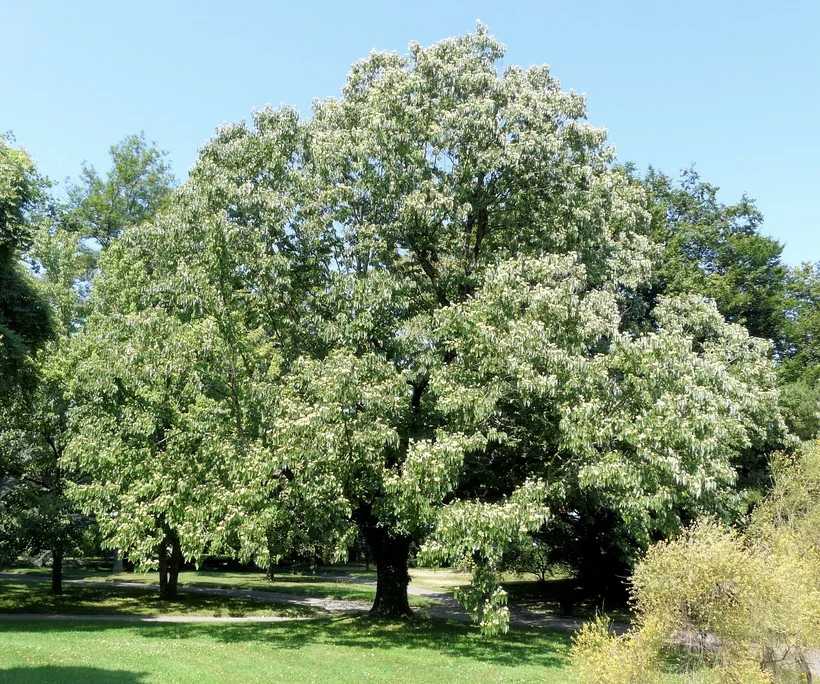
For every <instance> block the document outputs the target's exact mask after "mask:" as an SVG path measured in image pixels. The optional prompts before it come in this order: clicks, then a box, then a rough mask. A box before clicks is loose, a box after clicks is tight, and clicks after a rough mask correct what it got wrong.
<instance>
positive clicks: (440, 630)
mask: <svg viewBox="0 0 820 684" xmlns="http://www.w3.org/2000/svg"><path fill="white" fill-rule="evenodd" d="M122 629H127V630H129V631H131V632H132V633H133V634H134V635H135V638H138V637H141V638H145V639H158V640H177V639H204V640H212V641H215V642H219V643H226V644H236V643H259V644H263V645H264V646H265V647H266V648H270V649H271V650H272V651H276V650H284V649H289V650H297V649H302V648H307V647H309V646H312V645H324V646H327V647H334V646H336V647H344V648H355V649H361V650H362V651H363V652H366V651H369V650H372V649H376V650H382V651H383V650H386V649H418V650H419V651H420V652H421V651H425V650H426V651H434V652H438V653H442V654H446V655H448V656H450V657H455V658H465V659H471V660H475V661H480V662H487V663H493V664H496V665H502V666H516V665H522V664H527V665H536V666H543V667H562V666H564V665H566V662H567V651H568V650H569V646H570V638H571V637H570V634H569V633H568V632H566V631H560V630H548V629H543V628H538V629H523V628H522V629H513V630H511V631H510V633H509V634H506V635H502V636H498V637H492V638H488V637H482V636H481V635H480V634H479V633H478V630H477V628H476V627H474V626H471V625H464V624H459V623H455V622H452V621H445V620H437V619H433V618H430V619H411V620H398V621H386V620H377V619H374V618H370V617H331V618H317V619H314V620H304V621H292V622H277V623H239V624H237V623H232V624H224V623H223V624H218V625H214V624H201V623H200V624H191V623H187V624H185V623H178V624H168V623H164V624H163V623H159V624H156V623H154V624H134V623H128V624H126V623H121V624H114V623H99V622H81V621H77V622H59V623H57V622H37V623H33V622H27V623H24V622H20V623H0V634H2V633H3V632H11V631H27V632H41V633H43V632H60V631H72V632H79V631H87V632H102V631H106V630H122ZM420 657H421V654H420Z"/></svg>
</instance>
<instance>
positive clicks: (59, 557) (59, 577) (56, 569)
mask: <svg viewBox="0 0 820 684" xmlns="http://www.w3.org/2000/svg"><path fill="white" fill-rule="evenodd" d="M51 556H52V559H51V593H52V594H62V593H63V550H62V549H53V550H52V552H51Z"/></svg>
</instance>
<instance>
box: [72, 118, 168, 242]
mask: <svg viewBox="0 0 820 684" xmlns="http://www.w3.org/2000/svg"><path fill="white" fill-rule="evenodd" d="M109 153H110V155H111V168H110V169H109V171H108V173H107V174H106V177H105V178H101V177H100V176H99V174H98V173H97V171H96V170H95V169H94V167H93V166H90V165H88V164H83V168H82V173H81V176H80V180H79V182H77V183H74V184H71V185H69V186H68V208H69V211H68V212H67V215H66V217H65V220H66V222H67V224H68V226H70V227H73V228H74V229H75V230H77V231H78V232H79V233H80V234H81V235H83V236H84V237H88V238H92V239H93V240H95V241H96V242H98V243H99V244H100V245H101V246H102V247H105V246H107V245H108V244H109V243H110V242H111V241H112V240H113V239H115V238H116V237H117V236H118V235H119V234H120V233H122V231H123V230H125V229H126V228H127V227H128V226H133V225H137V224H139V223H141V222H143V221H147V220H149V219H151V218H152V217H153V216H154V214H155V213H156V212H157V209H158V208H159V207H160V206H162V204H163V203H164V202H165V201H166V200H167V199H168V197H169V196H170V193H171V190H172V189H173V187H174V185H175V180H174V176H173V174H172V173H171V167H170V165H169V164H168V160H167V154H166V153H165V152H164V151H162V150H160V149H159V148H157V146H156V144H155V143H153V142H148V141H147V140H146V139H145V134H144V133H140V134H139V135H129V136H128V137H126V138H124V139H123V140H121V141H120V142H118V143H117V144H116V145H112V146H111V148H110V150H109Z"/></svg>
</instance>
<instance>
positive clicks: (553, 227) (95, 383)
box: [72, 26, 779, 630]
mask: <svg viewBox="0 0 820 684" xmlns="http://www.w3.org/2000/svg"><path fill="white" fill-rule="evenodd" d="M502 56H503V48H502V46H501V45H500V44H499V43H497V42H496V41H495V40H494V39H493V38H492V37H490V36H489V35H488V34H487V32H486V30H485V29H484V28H483V27H481V26H479V28H478V30H477V31H476V33H474V34H470V35H467V36H464V37H460V38H454V39H450V40H446V41H443V42H441V43H438V44H436V45H433V46H432V47H430V48H422V47H420V46H418V45H416V44H413V45H411V46H410V54H409V55H408V56H406V57H402V56H398V55H395V54H381V53H374V54H373V55H371V56H370V57H369V58H368V59H366V60H363V61H361V62H359V63H357V64H356V65H355V66H354V67H353V69H352V71H351V74H350V77H349V79H348V83H347V85H346V86H345V88H344V90H343V94H342V97H341V98H339V99H331V100H327V101H324V102H319V103H317V104H316V105H315V109H314V117H313V119H312V120H310V121H307V122H302V121H300V120H299V118H298V116H297V115H296V114H295V113H294V112H292V111H290V110H281V111H273V110H264V111H262V112H257V113H256V114H255V115H254V121H253V125H252V126H248V125H245V124H240V125H237V126H230V127H225V128H223V129H221V130H220V131H219V133H218V134H217V136H216V138H215V139H214V140H213V141H211V142H210V143H209V144H208V145H206V146H205V147H204V148H203V151H202V153H201V156H200V159H199V161H198V162H197V165H196V167H195V168H194V170H193V171H192V174H191V178H190V180H189V182H188V183H187V184H186V186H185V187H184V188H183V189H182V191H181V193H180V195H179V197H178V198H177V200H175V202H174V203H173V205H172V206H171V207H170V208H169V209H168V210H167V211H166V212H163V213H162V214H161V215H160V216H159V217H158V218H157V220H156V221H155V222H154V223H153V224H152V225H146V226H142V227H141V228H138V229H136V230H132V231H128V232H127V233H126V235H125V237H124V238H123V239H122V240H120V241H119V243H118V244H116V245H115V248H114V249H113V250H112V251H111V252H109V255H107V256H108V258H110V260H106V261H104V263H103V278H102V281H101V282H102V283H105V285H104V287H100V289H99V290H98V293H97V294H98V296H99V298H100V299H99V301H98V303H97V305H96V311H97V313H95V314H93V315H92V318H91V320H90V323H89V331H88V334H87V340H88V344H89V345H90V346H89V347H88V349H89V352H88V353H86V354H83V355H82V356H83V360H82V362H81V363H80V366H79V369H78V373H77V378H78V389H79V391H81V392H83V393H84V394H83V396H84V397H85V401H84V404H83V405H82V406H80V407H78V410H77V413H76V416H75V420H76V422H75V425H76V430H77V434H78V438H77V439H76V440H75V442H74V443H73V445H72V459H73V462H74V463H76V464H78V465H80V466H81V467H83V468H85V469H87V470H88V471H89V472H91V473H92V474H93V475H94V477H95V482H94V484H93V485H90V486H85V487H81V488H79V489H78V492H77V496H78V497H79V498H81V499H82V500H83V501H84V505H85V506H86V507H87V508H88V509H89V510H95V511H97V512H98V513H99V514H103V515H106V516H108V517H109V519H110V520H111V525H110V528H109V534H111V535H114V536H116V535H118V534H119V532H118V525H120V526H121V527H122V528H123V529H125V528H130V522H127V521H124V522H122V523H118V522H116V520H115V518H119V516H120V511H122V510H127V511H128V514H129V515H132V513H131V512H132V509H131V508H127V509H123V508H122V506H125V505H130V503H131V501H129V500H128V497H129V496H131V494H130V492H131V491H132V489H131V488H132V486H133V484H134V483H136V482H140V483H152V484H150V485H146V487H147V489H145V488H143V487H142V486H140V487H137V488H136V490H135V491H136V492H137V493H136V494H134V497H139V498H140V501H139V502H137V503H136V504H135V505H137V506H138V508H139V510H140V511H146V512H147V513H146V515H145V516H144V517H143V518H142V520H143V521H144V523H145V525H146V526H147V527H149V528H150V529H152V530H156V536H157V538H158V537H159V534H160V531H161V529H162V528H161V524H164V523H165V522H167V521H169V520H172V521H173V525H172V527H173V529H174V530H175V531H176V533H177V535H178V537H179V540H180V550H181V553H182V554H183V555H188V556H195V555H196V554H198V553H202V550H203V548H204V545H207V544H210V545H214V546H216V545H219V544H235V545H236V546H237V547H238V549H239V552H240V553H244V554H254V555H257V556H261V557H264V556H265V555H266V554H267V553H268V550H269V549H270V541H271V535H272V533H274V534H275V533H276V532H277V531H281V530H282V529H283V527H282V525H281V521H283V520H293V519H294V516H293V515H292V514H293V513H294V512H296V513H297V514H298V513H301V515H297V516H296V518H298V519H299V520H301V524H302V525H304V526H305V527H306V528H307V530H309V532H308V534H317V533H318V534H320V535H331V539H332V540H335V541H337V542H338V543H340V544H341V543H344V541H345V540H346V539H347V538H349V536H350V534H351V533H352V531H353V528H354V526H356V527H358V528H359V529H360V530H361V531H362V533H363V534H364V537H365V539H366V540H367V542H368V544H369V545H370V548H371V552H372V555H373V558H374V559H375V560H376V563H377V571H378V587H377V595H376V599H375V603H374V607H373V612H374V613H376V614H382V615H400V614H406V613H409V612H410V609H409V605H408V602H407V592H406V589H407V584H408V581H409V576H408V573H407V564H408V557H409V554H410V550H411V547H412V545H413V544H414V543H418V544H421V550H422V553H423V554H424V555H425V556H426V558H428V559H430V560H434V561H438V562H444V561H448V562H465V563H469V564H471V565H472V566H473V568H474V582H475V587H476V589H477V590H478V593H476V592H472V591H467V592H464V594H463V595H462V598H463V600H464V601H465V603H466V604H467V605H468V606H469V607H470V608H471V609H472V610H473V612H474V614H475V615H476V617H477V618H479V619H480V620H481V621H482V624H483V625H484V627H486V628H487V629H490V630H493V629H498V628H501V627H503V623H504V621H505V609H504V607H503V603H504V596H503V592H502V591H501V590H500V589H499V588H498V587H497V585H496V579H495V576H494V573H493V568H494V565H495V563H496V562H497V561H498V558H499V556H500V555H501V553H503V550H504V548H505V546H506V545H507V544H508V543H509V542H510V541H511V540H514V539H516V538H519V537H520V536H521V535H523V534H525V533H526V532H527V531H528V530H531V529H535V528H538V527H540V526H541V524H542V523H543V522H544V520H545V519H546V518H547V516H548V515H549V507H550V506H552V507H553V509H555V510H563V511H566V512H567V514H568V515H571V514H572V512H573V511H577V510H578V506H579V503H578V501H579V499H578V496H579V492H580V493H581V495H591V494H595V495H596V496H598V497H599V499H600V501H601V502H602V504H601V505H602V506H605V507H606V509H607V510H608V511H610V512H611V514H612V515H613V516H614V517H615V518H616V519H617V520H618V521H619V523H620V525H621V527H622V528H623V529H625V530H626V531H627V533H628V534H629V535H630V537H631V538H632V539H636V540H638V541H640V540H646V539H647V538H648V537H649V535H651V534H654V533H665V532H668V531H669V530H671V529H674V528H675V527H676V526H678V525H679V524H680V522H681V518H682V516H685V515H688V514H690V513H691V514H696V513H697V512H700V511H707V510H708V511H716V510H717V511H723V510H726V509H728V508H730V507H731V505H732V503H731V500H732V493H731V492H732V485H733V482H734V477H735V472H734V469H733V463H734V459H735V458H736V457H737V455H738V453H739V452H740V451H741V450H743V449H744V448H746V447H747V446H748V445H749V444H750V443H751V442H752V441H753V440H755V439H758V438H763V437H765V435H766V434H767V433H768V432H769V431H776V430H777V429H778V428H779V417H778V414H777V408H776V393H775V392H774V390H773V382H774V380H773V371H772V368H771V367H770V364H769V363H768V361H767V359H766V354H767V350H766V346H765V344H764V343H762V342H759V341H755V340H753V339H750V338H749V337H748V335H747V334H746V332H745V331H744V330H743V329H742V328H740V327H738V326H734V325H728V324H726V323H725V322H724V321H723V319H722V318H721V317H720V315H719V314H718V313H717V312H716V311H715V309H714V307H713V306H711V305H708V304H705V303H704V302H703V301H701V300H698V299H697V298H695V299H692V298H689V299H686V298H684V299H674V298H672V299H663V300H661V301H660V304H659V306H658V308H657V310H656V311H655V313H654V314H653V318H652V319H651V320H652V321H653V323H652V326H651V330H650V331H649V332H648V333H647V334H644V335H635V334H633V333H630V332H625V331H622V315H621V314H622V308H623V307H625V306H627V305H628V304H629V303H630V302H631V301H632V300H631V298H630V296H629V293H630V292H631V291H632V290H634V288H636V287H637V286H638V285H639V283H641V282H642V281H643V280H644V279H645V278H646V277H647V275H648V266H649V261H650V259H649V255H648V252H649V249H648V242H647V240H646V239H645V238H643V237H642V236H641V230H639V228H641V227H642V226H643V224H645V223H646V222H647V220H648V214H647V211H646V208H645V207H646V201H645V195H644V193H643V191H642V189H641V188H640V187H638V186H637V185H636V184H635V183H634V182H632V180H631V179H630V178H628V177H627V175H626V174H625V173H623V172H622V171H620V170H619V169H617V168H616V167H615V166H614V164H613V152H612V150H611V149H610V148H609V147H607V146H606V144H605V134H604V132H603V131H601V130H598V129H595V128H593V127H592V126H590V125H589V124H587V123H586V122H585V121H584V100H583V98H582V97H581V96H579V95H577V94H574V93H564V92H562V91H561V90H560V88H559V84H558V82H557V81H556V80H555V79H554V78H553V77H552V76H551V75H550V72H549V70H548V68H547V67H532V68H530V69H528V70H522V69H520V68H517V67H510V68H508V69H506V70H505V71H504V72H503V73H502V74H499V73H498V71H497V62H498V60H500V59H501V57H502ZM644 232H645V229H644ZM100 344H107V345H109V346H110V349H109V350H108V351H107V352H105V354H103V355H95V354H93V353H92V352H91V350H93V349H94V348H95V345H100ZM111 357H118V358H120V359H121V362H120V363H119V364H116V365H114V366H113V367H111V366H110V365H109V360H111ZM163 468H168V469H170V472H172V473H173V475H172V476H171V477H168V476H167V474H166V475H165V476H164V477H165V480H163V472H162V471H163ZM149 471H150V472H149ZM129 483H131V484H129ZM143 489H145V491H144V492H143Z"/></svg>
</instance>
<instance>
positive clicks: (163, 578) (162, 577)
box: [159, 541, 168, 600]
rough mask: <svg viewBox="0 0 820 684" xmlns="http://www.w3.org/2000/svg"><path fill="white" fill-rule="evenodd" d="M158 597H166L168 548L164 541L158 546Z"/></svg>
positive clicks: (163, 598)
mask: <svg viewBox="0 0 820 684" xmlns="http://www.w3.org/2000/svg"><path fill="white" fill-rule="evenodd" d="M159 597H160V599H162V600H165V599H167V598H168V548H167V547H166V546H165V542H164V541H163V543H162V544H160V546H159Z"/></svg>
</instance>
